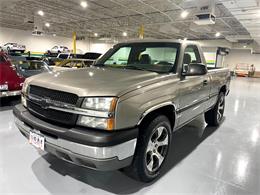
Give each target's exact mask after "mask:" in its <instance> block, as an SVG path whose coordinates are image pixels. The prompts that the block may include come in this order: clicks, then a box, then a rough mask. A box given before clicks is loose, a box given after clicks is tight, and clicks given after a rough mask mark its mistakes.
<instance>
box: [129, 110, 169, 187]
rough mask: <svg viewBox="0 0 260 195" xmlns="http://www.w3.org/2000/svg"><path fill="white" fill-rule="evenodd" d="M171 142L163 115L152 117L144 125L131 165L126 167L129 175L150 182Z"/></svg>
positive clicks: (165, 156) (158, 171)
mask: <svg viewBox="0 0 260 195" xmlns="http://www.w3.org/2000/svg"><path fill="white" fill-rule="evenodd" d="M170 143H171V125H170V122H169V120H168V118H167V117H166V116H164V115H159V116H157V117H154V118H153V120H152V122H151V123H150V124H148V125H144V126H143V127H142V129H141V130H140V136H139V138H138V143H137V147H136V153H135V157H134V160H133V163H132V165H131V166H130V167H129V168H127V172H129V175H130V176H133V177H134V178H136V179H139V180H141V181H143V182H150V181H152V180H154V179H155V178H156V177H158V176H159V175H160V172H161V169H162V166H163V164H164V162H165V160H166V158H167V155H168V150H169V146H170Z"/></svg>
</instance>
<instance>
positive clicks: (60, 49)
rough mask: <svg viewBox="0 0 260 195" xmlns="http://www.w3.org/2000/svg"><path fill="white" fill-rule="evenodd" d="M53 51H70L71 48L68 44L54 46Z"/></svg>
mask: <svg viewBox="0 0 260 195" xmlns="http://www.w3.org/2000/svg"><path fill="white" fill-rule="evenodd" d="M50 52H51V53H69V52H70V50H69V48H68V47H66V46H54V47H53V48H51V50H50Z"/></svg>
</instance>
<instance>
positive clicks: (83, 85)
mask: <svg viewBox="0 0 260 195" xmlns="http://www.w3.org/2000/svg"><path fill="white" fill-rule="evenodd" d="M160 77H161V76H159V74H158V73H154V72H148V71H140V70H129V69H117V68H100V67H92V68H86V69H76V70H75V69H69V70H62V71H58V72H53V73H52V74H41V75H37V76H34V77H31V78H29V80H28V82H29V84H30V85H37V86H41V87H45V88H49V89H54V90H60V91H65V92H71V93H74V94H77V95H78V96H79V97H86V96H118V97H120V96H122V95H124V94H125V93H128V92H130V91H133V90H135V89H139V88H142V87H144V86H146V85H149V84H151V83H154V82H156V81H157V79H158V78H160Z"/></svg>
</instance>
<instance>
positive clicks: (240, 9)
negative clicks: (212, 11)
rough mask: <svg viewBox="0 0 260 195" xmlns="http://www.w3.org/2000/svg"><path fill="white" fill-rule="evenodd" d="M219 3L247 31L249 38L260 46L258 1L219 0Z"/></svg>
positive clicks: (259, 8)
mask: <svg viewBox="0 0 260 195" xmlns="http://www.w3.org/2000/svg"><path fill="white" fill-rule="evenodd" d="M220 2H222V3H223V5H224V6H225V7H226V8H227V9H228V10H229V11H230V13H231V14H232V15H233V16H235V18H236V19H237V20H238V21H239V22H240V23H241V24H242V25H243V26H244V27H245V28H246V29H247V31H248V32H249V33H250V35H251V37H252V38H253V39H254V40H255V41H256V42H258V44H260V7H259V4H260V1H259V0H220Z"/></svg>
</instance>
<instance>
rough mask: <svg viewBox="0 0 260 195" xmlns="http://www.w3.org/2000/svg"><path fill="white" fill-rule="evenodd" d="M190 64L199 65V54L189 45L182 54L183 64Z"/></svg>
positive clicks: (195, 47) (194, 47)
mask: <svg viewBox="0 0 260 195" xmlns="http://www.w3.org/2000/svg"><path fill="white" fill-rule="evenodd" d="M190 63H201V58H200V53H199V50H198V48H197V46H195V45H190V46H188V47H186V49H185V52H184V59H183V64H190Z"/></svg>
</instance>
